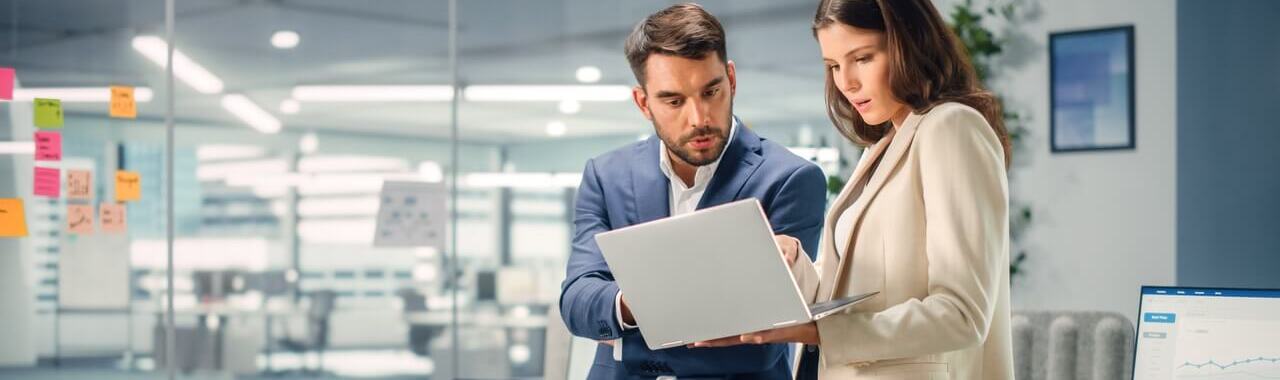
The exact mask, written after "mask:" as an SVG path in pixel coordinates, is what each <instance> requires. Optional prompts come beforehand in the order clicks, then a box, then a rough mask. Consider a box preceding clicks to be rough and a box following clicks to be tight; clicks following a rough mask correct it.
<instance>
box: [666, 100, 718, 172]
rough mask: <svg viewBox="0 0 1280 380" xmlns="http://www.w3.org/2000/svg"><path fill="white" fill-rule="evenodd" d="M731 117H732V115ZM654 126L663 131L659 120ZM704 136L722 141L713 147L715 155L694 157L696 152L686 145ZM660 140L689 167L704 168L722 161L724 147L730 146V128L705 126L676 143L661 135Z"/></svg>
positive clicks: (680, 138)
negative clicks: (714, 137) (715, 137)
mask: <svg viewBox="0 0 1280 380" xmlns="http://www.w3.org/2000/svg"><path fill="white" fill-rule="evenodd" d="M730 115H732V113H730ZM653 126H654V130H656V131H661V130H662V127H661V126H660V125H658V121H657V120H654V121H653ZM704 136H719V137H720V139H719V140H717V141H716V143H715V145H714V146H712V147H711V151H712V152H714V154H711V155H709V156H706V157H704V158H699V157H697V156H695V155H694V152H693V151H692V150H693V149H692V148H688V147H687V146H686V144H688V143H689V141H692V140H693V139H696V138H699V137H704ZM658 138H660V139H662V142H663V143H664V144H666V145H667V150H669V151H671V153H673V154H675V155H676V157H679V158H680V160H682V161H684V162H686V163H688V164H689V165H693V166H704V165H709V164H711V163H712V162H716V160H718V159H720V156H721V155H723V154H724V147H725V146H727V145H729V128H727V127H719V126H711V125H704V126H699V127H698V128H696V129H694V130H692V131H689V133H686V134H685V135H684V136H680V137H679V138H678V139H675V141H672V139H670V138H668V137H667V136H663V135H662V134H661V133H659V134H658Z"/></svg>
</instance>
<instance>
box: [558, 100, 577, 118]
mask: <svg viewBox="0 0 1280 380" xmlns="http://www.w3.org/2000/svg"><path fill="white" fill-rule="evenodd" d="M559 108H560V113H562V114H565V115H573V114H576V113H578V111H581V110H582V102H579V101H577V100H573V99H565V100H561V101H560V105H559Z"/></svg>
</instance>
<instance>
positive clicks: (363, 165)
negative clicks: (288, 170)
mask: <svg viewBox="0 0 1280 380" xmlns="http://www.w3.org/2000/svg"><path fill="white" fill-rule="evenodd" d="M408 170H409V162H408V161H406V160H404V159H402V158H394V157H378V156H357V155H324V156H306V157H303V158H302V159H300V160H298V172H301V173H341V172H362V173H371V172H404V171H408Z"/></svg>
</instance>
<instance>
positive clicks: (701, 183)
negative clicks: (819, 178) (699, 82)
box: [613, 117, 738, 361]
mask: <svg viewBox="0 0 1280 380" xmlns="http://www.w3.org/2000/svg"><path fill="white" fill-rule="evenodd" d="M737 132H738V118H736V117H735V118H733V123H731V124H730V125H729V140H728V141H727V142H725V144H724V150H723V151H721V152H720V157H717V158H716V160H715V161H714V162H712V163H710V164H706V165H702V166H699V167H698V169H697V171H696V172H694V175H693V186H685V184H684V180H681V179H680V177H679V176H676V173H675V169H672V167H671V156H670V153H668V152H667V144H666V142H663V141H662V139H658V168H659V169H662V174H663V175H665V176H667V182H669V183H671V194H670V195H671V196H670V199H671V203H670V205H669V207H670V209H669V210H670V213H671V215H670V216H676V215H683V214H688V213H691V212H693V211H694V210H697V209H698V202H701V201H702V194H703V193H705V192H706V191H707V184H709V183H711V178H712V177H714V176H715V174H716V169H717V168H719V167H720V159H722V158H724V152H727V151H729V146H730V145H733V137H734V136H735V135H737ZM613 310H614V317H615V318H617V320H618V326H621V327H622V329H623V330H631V329H634V328H636V327H637V326H635V325H631V324H627V323H626V322H624V321H623V319H622V292H618V295H616V296H614V297H613ZM613 360H615V361H622V338H618V339H617V340H615V341H614V346H613Z"/></svg>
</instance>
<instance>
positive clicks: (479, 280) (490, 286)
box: [476, 270, 498, 302]
mask: <svg viewBox="0 0 1280 380" xmlns="http://www.w3.org/2000/svg"><path fill="white" fill-rule="evenodd" d="M497 299H498V273H497V272H495V271H492V270H482V271H479V272H476V301H480V302H493V301H496V300H497Z"/></svg>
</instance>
